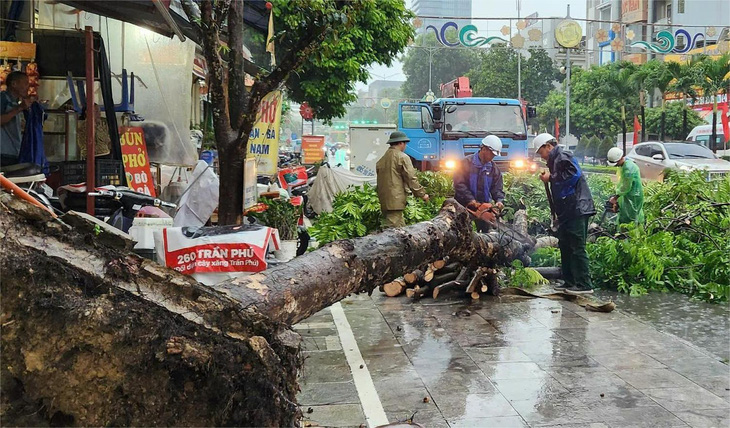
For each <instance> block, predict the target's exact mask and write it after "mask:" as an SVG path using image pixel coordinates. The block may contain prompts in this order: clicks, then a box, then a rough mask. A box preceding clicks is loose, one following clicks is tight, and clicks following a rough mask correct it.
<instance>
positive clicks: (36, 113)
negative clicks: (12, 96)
mask: <svg viewBox="0 0 730 428" xmlns="http://www.w3.org/2000/svg"><path fill="white" fill-rule="evenodd" d="M44 119H45V111H44V110H43V106H41V105H40V103H37V102H36V103H33V104H32V105H31V106H30V108H29V109H28V110H27V111H26V112H25V133H24V134H23V143H22V144H21V146H20V154H19V155H18V162H19V163H26V162H29V163H34V164H36V165H40V166H41V168H42V169H43V173H44V174H46V175H48V159H46V152H45V150H44V149H43V120H44Z"/></svg>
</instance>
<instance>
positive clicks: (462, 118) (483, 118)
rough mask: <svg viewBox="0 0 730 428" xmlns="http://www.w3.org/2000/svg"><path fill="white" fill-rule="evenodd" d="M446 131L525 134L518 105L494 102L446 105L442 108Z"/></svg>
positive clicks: (523, 122)
mask: <svg viewBox="0 0 730 428" xmlns="http://www.w3.org/2000/svg"><path fill="white" fill-rule="evenodd" d="M444 129H445V130H446V132H471V133H479V132H481V133H485V134H486V133H495V134H498V133H500V132H503V133H513V134H519V135H524V134H525V121H524V119H523V117H522V109H521V108H520V106H507V105H494V104H490V105H487V104H468V105H453V104H452V105H448V106H447V107H446V108H444Z"/></svg>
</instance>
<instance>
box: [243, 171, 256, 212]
mask: <svg viewBox="0 0 730 428" xmlns="http://www.w3.org/2000/svg"><path fill="white" fill-rule="evenodd" d="M256 184H257V182H256V159H252V158H248V159H246V160H245V161H244V163H243V210H244V211H246V210H247V209H249V208H251V207H252V206H254V205H256V200H257V199H258V192H257V188H256Z"/></svg>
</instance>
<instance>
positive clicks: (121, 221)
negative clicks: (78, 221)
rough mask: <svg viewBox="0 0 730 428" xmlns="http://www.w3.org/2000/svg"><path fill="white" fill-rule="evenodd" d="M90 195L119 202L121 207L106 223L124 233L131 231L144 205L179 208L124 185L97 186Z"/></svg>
mask: <svg viewBox="0 0 730 428" xmlns="http://www.w3.org/2000/svg"><path fill="white" fill-rule="evenodd" d="M89 196H94V197H97V198H107V199H111V200H114V201H116V202H118V203H119V208H118V209H117V210H116V211H114V213H113V214H112V215H111V216H110V217H109V219H108V220H107V221H106V223H107V224H110V225H111V226H113V227H115V228H117V229H119V230H121V231H122V232H124V233H129V228H131V227H132V224H133V223H134V218H135V217H136V216H137V213H138V212H139V210H141V209H142V207H156V208H172V209H175V208H177V205H176V204H173V203H170V202H165V201H162V200H160V199H158V198H153V197H152V196H149V195H145V194H144V193H139V192H135V191H133V190H130V189H127V188H122V187H120V188H97V189H96V191H94V192H90V193H89Z"/></svg>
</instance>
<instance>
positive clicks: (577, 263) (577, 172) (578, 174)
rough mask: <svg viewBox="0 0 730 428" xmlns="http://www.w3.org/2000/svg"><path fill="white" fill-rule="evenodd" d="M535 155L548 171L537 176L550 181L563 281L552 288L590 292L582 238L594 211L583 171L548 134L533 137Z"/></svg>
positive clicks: (586, 259) (586, 257)
mask: <svg viewBox="0 0 730 428" xmlns="http://www.w3.org/2000/svg"><path fill="white" fill-rule="evenodd" d="M533 142H534V144H535V147H537V154H538V155H540V157H541V158H542V159H543V160H544V161H545V162H547V166H548V168H549V170H550V172H549V173H548V172H546V171H543V172H542V174H540V179H541V180H542V181H543V182H544V183H550V189H551V192H550V193H551V194H552V198H553V206H554V207H555V215H556V216H557V220H558V225H557V226H558V233H557V235H558V246H559V247H560V260H561V271H562V273H563V279H564V280H565V284H564V286H563V287H555V289H556V290H559V291H565V292H566V293H568V294H573V295H580V294H591V293H593V284H592V282H591V274H590V268H589V264H588V254H587V253H586V240H587V238H588V220H589V219H590V217H591V216H592V215H594V214H595V213H596V209H595V207H594V206H593V197H592V196H591V190H590V189H589V188H588V182H587V181H586V178H585V176H584V175H583V171H581V169H580V165H578V161H576V160H575V158H574V157H573V155H571V154H570V153H569V152H567V151H563V149H561V148H560V147H558V142H557V140H556V139H555V137H553V136H552V135H550V134H548V133H543V134H540V135H538V136H537V137H535V139H534V140H533Z"/></svg>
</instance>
